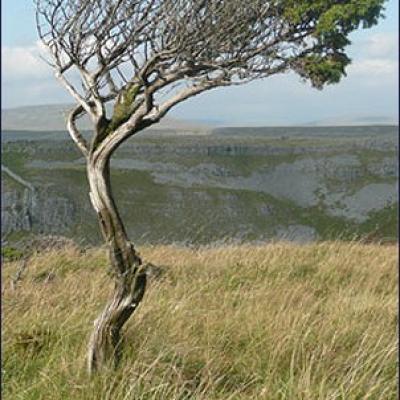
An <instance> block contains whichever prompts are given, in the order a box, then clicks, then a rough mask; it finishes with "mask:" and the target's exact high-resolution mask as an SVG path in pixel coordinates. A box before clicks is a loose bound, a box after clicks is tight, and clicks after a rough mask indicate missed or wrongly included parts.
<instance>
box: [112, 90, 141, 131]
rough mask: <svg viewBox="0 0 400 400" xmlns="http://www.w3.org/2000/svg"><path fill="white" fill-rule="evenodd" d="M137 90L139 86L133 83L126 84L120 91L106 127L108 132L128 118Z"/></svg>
mask: <svg viewBox="0 0 400 400" xmlns="http://www.w3.org/2000/svg"><path fill="white" fill-rule="evenodd" d="M139 90H140V86H139V85H135V84H134V85H128V87H127V88H126V89H124V90H123V91H122V92H121V94H120V96H119V98H118V100H117V102H116V103H115V106H114V113H113V116H112V119H111V122H110V124H109V125H108V127H107V131H108V132H112V131H114V130H115V129H117V128H118V127H119V126H120V125H121V124H123V123H124V122H126V121H127V120H128V119H129V117H130V115H131V112H132V105H133V103H134V102H135V99H136V96H137V94H138V93H139Z"/></svg>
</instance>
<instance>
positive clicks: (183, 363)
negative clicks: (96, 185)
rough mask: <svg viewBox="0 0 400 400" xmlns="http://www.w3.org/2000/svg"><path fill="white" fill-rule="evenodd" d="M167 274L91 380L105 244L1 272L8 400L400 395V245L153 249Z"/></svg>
mask: <svg viewBox="0 0 400 400" xmlns="http://www.w3.org/2000/svg"><path fill="white" fill-rule="evenodd" d="M142 255H143V257H144V258H145V259H146V260H149V261H151V262H153V263H155V264H157V265H162V266H164V267H165V273H164V274H163V276H162V277H161V278H159V279H157V280H153V281H152V282H151V284H150V285H149V289H148V291H147V293H146V297H145V300H144V301H143V303H142V304H141V306H140V309H139V310H138V311H137V313H136V314H135V315H134V317H133V319H132V320H131V321H130V322H129V323H128V326H127V329H126V331H125V343H124V349H125V355H124V358H123V361H122V365H121V367H120V368H119V369H118V371H116V372H112V371H110V372H109V373H103V374H102V375H99V376H97V377H95V378H93V379H91V380H88V378H87V376H86V372H85V359H84V356H85V352H86V348H85V346H86V341H87V338H88V335H89V332H90V329H91V327H92V321H93V320H94V318H95V317H96V315H97V314H98V313H99V311H100V310H101V308H102V306H103V305H104V303H105V301H106V299H107V295H108V293H109V291H110V289H111V280H110V278H109V277H108V276H107V270H106V265H107V260H106V255H105V251H104V250H103V249H92V250H89V251H87V252H86V254H80V253H79V252H77V251H76V250H74V249H68V248H67V249H65V250H62V251H53V252H48V253H46V254H41V255H36V256H33V257H32V258H31V259H30V260H29V263H28V268H27V271H26V273H25V275H24V277H23V280H22V281H21V282H19V283H18V285H17V286H16V288H15V289H14V290H13V289H11V287H10V277H11V276H12V275H13V274H15V271H16V269H17V268H18V263H9V264H5V265H4V266H3V365H2V374H3V376H2V378H3V379H2V381H3V383H2V385H3V386H2V392H3V396H4V399H10V400H11V399H12V400H18V399H24V400H25V399H43V400H44V399H46V400H47V399H55V400H56V399H63V400H64V399H74V400H81V399H113V400H123V399H135V400H136V399H143V400H144V399H146V400H147V399H180V400H181V399H182V400H183V399H210V400H212V399H268V400H275V399H276V400H278V399H288V400H296V399H304V400H308V399H310V400H311V399H319V400H322V399H332V400H333V399H342V400H356V399H357V400H360V399H376V400H378V399H381V400H389V399H395V398H397V393H396V387H397V384H396V382H397V380H396V374H397V364H396V360H397V335H396V327H397V248H396V247H394V246H386V247H385V246H378V245H363V244H359V243H340V242H332V243H320V244H310V245H303V246H297V245H293V244H284V243H277V244H269V245H264V246H250V245H248V246H247V245H241V246H222V247H216V248H202V249H197V250H194V249H188V248H178V247H173V246H169V247H167V246H165V247H164V246H156V247H145V248H143V249H142Z"/></svg>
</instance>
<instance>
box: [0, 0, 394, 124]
mask: <svg viewBox="0 0 400 400" xmlns="http://www.w3.org/2000/svg"><path fill="white" fill-rule="evenodd" d="M385 14H386V18H385V19H384V20H382V21H381V22H380V23H379V25H378V26H376V27H374V28H372V29H368V30H359V31H357V32H355V33H353V35H352V36H351V40H352V45H351V46H350V47H349V49H348V53H349V55H350V57H351V58H352V60H353V63H352V65H351V66H350V67H348V71H347V72H348V76H347V77H346V78H345V79H343V80H342V81H341V82H340V83H339V84H338V85H334V86H329V87H327V88H325V89H324V90H323V91H317V90H315V89H312V88H311V87H310V86H309V85H307V84H304V83H302V82H301V81H300V79H299V78H298V77H297V76H295V75H294V74H285V75H278V76H274V77H270V78H268V79H265V80H263V81H257V82H253V83H251V84H248V85H244V86H240V87H234V88H224V89H217V90H215V91H212V92H208V93H204V94H202V95H200V96H198V97H196V98H194V99H191V100H189V101H187V102H185V103H183V104H181V105H179V106H178V107H177V108H175V109H174V110H173V111H172V112H171V113H170V115H171V116H174V117H178V118H183V119H189V120H197V121H213V122H215V123H217V124H225V125H292V124H301V123H307V122H310V121H317V120H321V119H335V118H337V119H341V118H345V119H346V118H348V117H350V118H351V117H375V116H377V117H380V116H386V117H390V118H393V119H397V118H398V117H397V115H398V2H397V1H395V0H390V1H388V2H387V4H386V12H385ZM37 54H38V47H37V37H36V30H35V24H34V13H33V0H17V1H16V0H3V1H2V103H3V108H10V107H17V106H23V105H34V104H53V103H69V102H71V98H70V97H69V95H68V94H67V93H66V92H65V90H64V89H63V88H62V87H61V86H59V84H58V82H57V81H56V80H55V79H54V78H53V76H52V73H51V71H50V69H49V67H47V65H46V64H44V63H43V62H42V61H41V60H40V59H39V58H38V57H37Z"/></svg>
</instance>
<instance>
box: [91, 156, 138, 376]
mask: <svg viewBox="0 0 400 400" xmlns="http://www.w3.org/2000/svg"><path fill="white" fill-rule="evenodd" d="M87 176H88V181H89V187H90V200H91V202H92V205H93V207H94V209H95V211H96V213H97V216H98V219H99V223H100V229H101V232H102V235H103V238H104V240H105V242H106V243H107V245H108V248H109V256H110V264H111V265H110V267H111V271H112V273H113V275H114V280H115V282H114V290H113V294H112V297H111V299H110V300H109V302H108V303H107V305H106V307H105V308H104V310H103V311H102V312H101V314H100V315H99V317H98V318H97V319H96V320H95V321H94V329H93V332H92V334H91V337H90V341H89V348H88V371H89V374H92V373H94V372H95V371H98V370H100V369H102V368H104V367H107V368H109V367H115V366H117V364H118V361H119V359H120V355H121V329H122V327H123V326H124V324H125V323H126V321H127V320H128V319H129V317H130V316H131V315H132V314H133V312H134V311H135V310H136V308H137V307H138V305H139V303H140V301H141V300H142V298H143V295H144V292H145V289H146V271H145V268H144V266H143V264H142V260H141V258H140V257H139V255H138V254H137V253H136V251H135V248H134V246H133V244H132V243H131V242H130V241H129V240H128V237H127V234H126V231H125V228H124V225H123V223H122V220H121V217H120V215H119V214H118V210H117V208H116V205H115V202H114V199H113V196H112V192H111V183H110V168H109V160H108V159H107V160H103V159H100V160H99V159H96V160H91V159H90V158H89V160H88V164H87Z"/></svg>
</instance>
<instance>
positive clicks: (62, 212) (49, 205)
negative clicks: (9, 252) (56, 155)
mask: <svg viewBox="0 0 400 400" xmlns="http://www.w3.org/2000/svg"><path fill="white" fill-rule="evenodd" d="M2 171H3V173H4V174H6V175H7V178H6V177H4V179H3V180H2V202H1V225H2V236H3V237H6V236H7V235H8V234H10V233H12V232H18V231H25V232H36V233H65V232H66V230H68V228H69V227H70V226H71V225H72V224H73V223H74V222H75V221H74V219H75V206H74V204H73V202H72V201H71V200H70V199H67V198H65V197H61V196H60V195H57V194H56V193H52V192H50V191H49V190H48V189H46V188H35V187H33V185H31V184H30V183H29V182H27V181H26V180H25V179H24V178H22V177H20V176H19V175H17V174H16V173H14V172H12V171H10V170H9V169H8V168H6V167H4V166H2ZM10 180H11V182H10ZM7 181H8V182H9V183H8V184H7ZM10 183H11V184H10Z"/></svg>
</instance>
